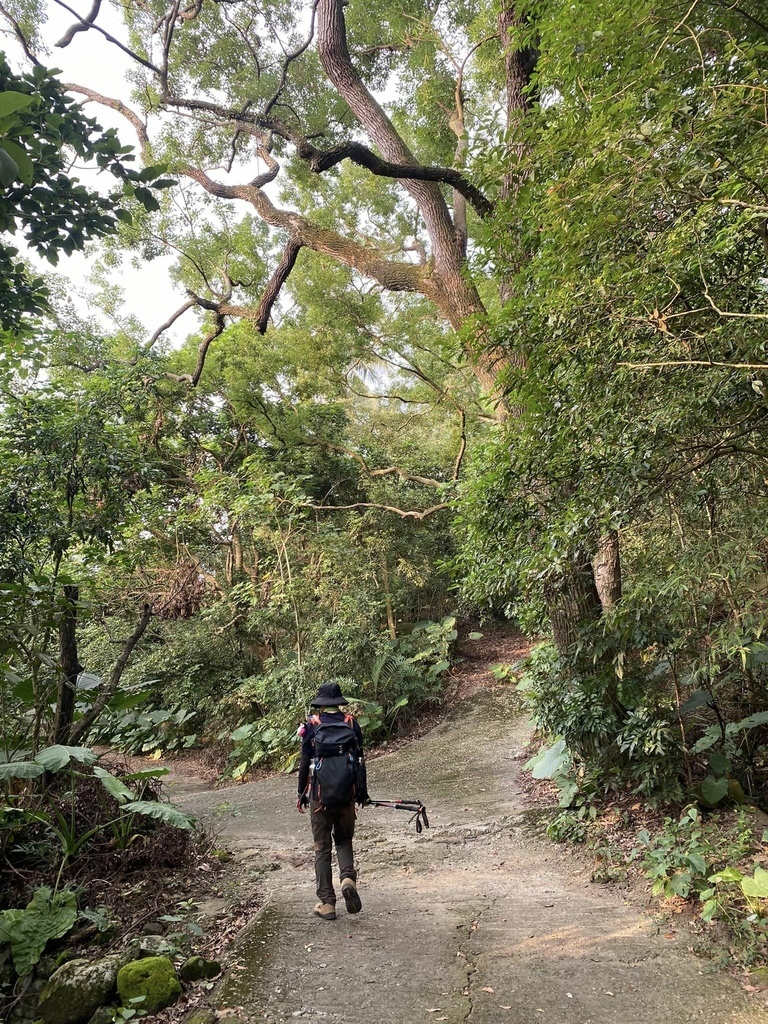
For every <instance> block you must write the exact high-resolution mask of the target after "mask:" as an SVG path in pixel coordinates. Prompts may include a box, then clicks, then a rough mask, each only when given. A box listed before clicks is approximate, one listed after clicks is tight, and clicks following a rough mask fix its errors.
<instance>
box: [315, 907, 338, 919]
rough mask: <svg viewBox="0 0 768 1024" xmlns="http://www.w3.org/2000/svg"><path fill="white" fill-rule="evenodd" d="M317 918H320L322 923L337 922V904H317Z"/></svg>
mask: <svg viewBox="0 0 768 1024" xmlns="http://www.w3.org/2000/svg"><path fill="white" fill-rule="evenodd" d="M315 916H316V917H319V918H320V920H321V921H335V920H336V904H335V903H316V904H315Z"/></svg>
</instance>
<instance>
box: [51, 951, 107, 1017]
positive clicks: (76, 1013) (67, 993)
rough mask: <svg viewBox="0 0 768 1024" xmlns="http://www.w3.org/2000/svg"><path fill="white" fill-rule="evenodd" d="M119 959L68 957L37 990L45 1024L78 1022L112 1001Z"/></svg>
mask: <svg viewBox="0 0 768 1024" xmlns="http://www.w3.org/2000/svg"><path fill="white" fill-rule="evenodd" d="M122 963H123V958H122V957H121V956H120V955H119V954H115V955H114V956H105V957H104V958H103V959H102V960H69V961H68V962H67V963H65V964H62V966H61V967H59V968H58V969H57V970H55V971H54V972H53V974H52V975H51V977H50V978H49V979H48V984H47V985H46V986H45V988H44V989H43V991H42V992H41V993H40V1002H39V1004H38V1012H39V1013H40V1016H41V1017H42V1019H43V1020H44V1021H45V1024H82V1022H85V1021H87V1020H89V1018H90V1017H91V1016H92V1015H93V1013H94V1011H95V1010H96V1009H97V1008H98V1007H99V1006H103V1005H104V1004H105V1003H109V1002H111V1001H112V999H113V997H114V995H115V990H116V987H117V974H118V971H119V969H120V965H121V964H122Z"/></svg>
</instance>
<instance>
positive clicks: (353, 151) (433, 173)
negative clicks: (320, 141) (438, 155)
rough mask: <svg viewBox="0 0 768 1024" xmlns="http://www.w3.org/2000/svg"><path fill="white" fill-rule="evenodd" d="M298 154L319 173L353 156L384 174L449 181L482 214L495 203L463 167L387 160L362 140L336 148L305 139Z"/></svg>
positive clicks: (423, 179) (487, 213)
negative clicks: (321, 145) (313, 144)
mask: <svg viewBox="0 0 768 1024" xmlns="http://www.w3.org/2000/svg"><path fill="white" fill-rule="evenodd" d="M298 154H299V156H300V157H303V158H304V159H305V160H306V161H307V163H308V164H309V167H310V169H311V170H313V171H314V172H315V173H316V174H319V173H321V172H322V171H327V170H328V168H330V167H334V166H335V165H336V164H338V163H341V161H342V160H351V161H352V162H353V163H356V164H359V166H360V167H365V168H366V170H368V171H370V172H371V174H376V175H379V176H380V177H383V178H408V179H409V180H411V181H436V182H443V183H444V184H446V185H450V186H451V187H452V188H454V189H455V190H456V191H457V192H460V193H461V195H463V196H464V197H465V198H466V199H467V200H468V201H469V202H470V203H472V205H473V206H474V208H475V209H476V210H477V212H478V213H479V214H480V216H481V217H487V216H488V215H489V214H491V213H493V203H492V202H491V201H490V200H489V199H487V198H486V197H485V196H484V195H483V193H482V192H481V191H480V189H479V188H477V187H476V186H475V185H473V184H472V183H471V182H469V181H467V179H466V178H465V177H464V175H463V174H462V173H461V171H459V170H457V169H456V168H455V167H432V166H425V165H424V164H418V165H415V166H414V165H413V164H394V163H390V162H389V161H388V160H382V159H381V157H379V156H377V155H376V154H375V153H374V152H373V150H372V149H369V148H368V146H363V145H362V144H361V143H359V142H345V143H343V144H342V145H340V146H334V148H333V149H328V150H320V149H315V147H314V146H312V145H311V144H310V143H308V142H306V141H304V142H303V143H302V144H300V145H299V147H298Z"/></svg>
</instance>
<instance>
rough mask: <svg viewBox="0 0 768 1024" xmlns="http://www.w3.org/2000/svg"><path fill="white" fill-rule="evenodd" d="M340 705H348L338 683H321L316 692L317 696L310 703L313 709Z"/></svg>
mask: <svg viewBox="0 0 768 1024" xmlns="http://www.w3.org/2000/svg"><path fill="white" fill-rule="evenodd" d="M341 704H349V701H348V700H347V698H346V697H345V696H344V694H343V693H342V692H341V687H340V686H339V684H338V683H323V685H322V686H321V687H320V689H319V690H318V691H317V696H316V697H315V699H314V700H313V701H312V704H311V706H312V707H313V708H331V707H334V708H336V707H339V706H340V705H341Z"/></svg>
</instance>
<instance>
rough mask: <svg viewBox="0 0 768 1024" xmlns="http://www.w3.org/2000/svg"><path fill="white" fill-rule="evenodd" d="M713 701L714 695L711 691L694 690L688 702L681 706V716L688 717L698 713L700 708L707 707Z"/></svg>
mask: <svg viewBox="0 0 768 1024" xmlns="http://www.w3.org/2000/svg"><path fill="white" fill-rule="evenodd" d="M712 701H713V697H712V694H711V693H710V692H709V690H694V691H693V693H692V694H691V695H690V697H689V698H688V700H686V701H685V702H684V703H683V704H681V705H680V714H681V715H688V714H690V712H691V711H696V710H697V709H698V708H702V707H706V706H707V705H708V704H711V703H712Z"/></svg>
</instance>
